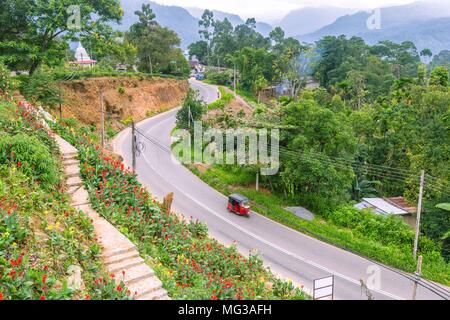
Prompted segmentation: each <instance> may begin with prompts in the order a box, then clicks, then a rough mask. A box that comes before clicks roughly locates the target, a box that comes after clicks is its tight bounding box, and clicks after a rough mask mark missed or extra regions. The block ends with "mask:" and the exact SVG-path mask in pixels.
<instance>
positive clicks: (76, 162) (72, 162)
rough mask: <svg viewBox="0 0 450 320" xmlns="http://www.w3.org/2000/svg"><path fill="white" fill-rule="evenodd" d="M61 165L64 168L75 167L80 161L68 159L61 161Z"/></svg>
mask: <svg viewBox="0 0 450 320" xmlns="http://www.w3.org/2000/svg"><path fill="white" fill-rule="evenodd" d="M62 163H63V165H64V166H65V167H66V166H72V165H77V166H80V161H78V160H76V159H68V160H63V161H62Z"/></svg>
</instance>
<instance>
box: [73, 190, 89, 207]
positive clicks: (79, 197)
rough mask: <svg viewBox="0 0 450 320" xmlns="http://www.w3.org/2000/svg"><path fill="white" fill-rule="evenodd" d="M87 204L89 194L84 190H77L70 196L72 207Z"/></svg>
mask: <svg viewBox="0 0 450 320" xmlns="http://www.w3.org/2000/svg"><path fill="white" fill-rule="evenodd" d="M88 203H89V193H88V192H87V191H86V189H85V188H83V187H81V188H79V189H78V190H77V191H76V192H75V193H73V194H72V201H71V202H70V204H71V205H73V206H77V205H78V206H79V205H83V204H88Z"/></svg>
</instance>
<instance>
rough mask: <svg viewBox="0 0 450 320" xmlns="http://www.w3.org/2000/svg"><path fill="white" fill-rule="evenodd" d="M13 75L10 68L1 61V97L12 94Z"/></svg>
mask: <svg viewBox="0 0 450 320" xmlns="http://www.w3.org/2000/svg"><path fill="white" fill-rule="evenodd" d="M10 90H11V77H10V71H9V70H8V68H7V67H6V66H5V65H4V64H3V63H1V62H0V97H5V96H8V95H9V94H10Z"/></svg>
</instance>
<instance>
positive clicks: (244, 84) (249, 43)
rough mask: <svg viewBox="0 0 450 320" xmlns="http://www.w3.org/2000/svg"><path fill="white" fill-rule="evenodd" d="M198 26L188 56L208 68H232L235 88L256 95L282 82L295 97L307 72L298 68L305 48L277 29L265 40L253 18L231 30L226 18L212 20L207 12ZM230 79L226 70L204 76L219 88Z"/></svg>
mask: <svg viewBox="0 0 450 320" xmlns="http://www.w3.org/2000/svg"><path fill="white" fill-rule="evenodd" d="M199 25H200V31H199V33H200V36H201V40H200V41H198V42H196V43H193V44H191V45H190V46H189V54H190V56H194V55H195V56H196V57H197V58H198V59H199V60H200V61H201V62H203V63H206V64H207V65H209V66H217V67H226V68H236V69H237V73H238V79H237V80H238V83H237V85H238V87H239V88H242V89H244V90H247V91H252V92H254V93H256V94H258V95H259V93H260V92H261V90H262V89H265V88H266V87H267V86H268V85H270V84H277V83H279V82H282V81H285V82H287V83H289V84H290V86H291V87H293V88H295V89H294V90H292V94H293V95H296V94H297V93H298V89H299V88H300V87H302V86H304V84H305V81H304V80H305V77H306V75H307V72H306V70H305V69H302V66H303V63H302V59H303V58H304V55H305V54H306V53H307V52H308V51H309V48H308V47H307V46H304V45H301V44H300V42H299V41H298V40H296V39H294V38H291V37H288V38H286V37H285V34H284V32H283V30H281V28H276V29H275V30H273V31H272V32H271V33H270V35H269V37H267V38H265V37H264V36H262V35H261V34H260V33H258V32H257V31H256V21H255V19H248V20H247V21H246V22H245V23H244V24H242V25H238V26H236V27H233V25H232V24H231V23H230V22H229V21H228V20H227V19H226V18H225V19H224V20H223V21H221V20H217V19H214V14H213V13H212V12H211V11H209V10H206V11H205V12H204V14H203V16H202V19H201V20H200V22H199ZM232 77H233V74H232V71H230V70H226V71H224V72H223V73H222V74H220V73H217V72H211V73H208V79H210V80H211V81H213V82H214V83H216V84H220V85H228V84H230V83H231V81H232Z"/></svg>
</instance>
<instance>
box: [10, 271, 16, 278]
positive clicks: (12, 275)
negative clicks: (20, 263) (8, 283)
mask: <svg viewBox="0 0 450 320" xmlns="http://www.w3.org/2000/svg"><path fill="white" fill-rule="evenodd" d="M15 275H16V272H15V271H14V270H12V271H11V272H10V273H8V276H9V277H10V278H12V277H14V276H15Z"/></svg>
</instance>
